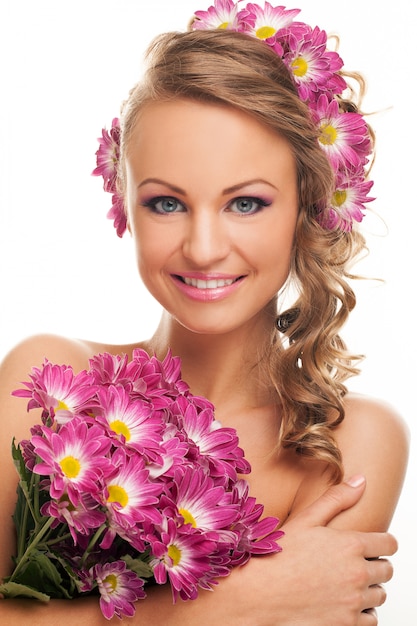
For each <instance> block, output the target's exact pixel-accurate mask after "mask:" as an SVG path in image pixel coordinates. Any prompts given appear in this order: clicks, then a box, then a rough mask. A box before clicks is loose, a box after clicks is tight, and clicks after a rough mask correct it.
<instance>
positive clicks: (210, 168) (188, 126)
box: [127, 99, 295, 177]
mask: <svg viewBox="0 0 417 626" xmlns="http://www.w3.org/2000/svg"><path fill="white" fill-rule="evenodd" d="M127 161H128V166H129V168H134V169H136V170H139V171H140V172H141V173H143V175H145V173H146V175H155V170H157V171H159V172H160V171H161V170H165V169H169V170H170V171H172V172H173V173H175V172H177V173H180V172H181V170H184V169H186V170H187V175H188V176H201V173H202V172H203V173H204V172H205V173H206V175H207V176H209V175H212V174H213V173H215V174H216V175H218V176H219V175H221V174H223V175H226V174H230V175H231V176H238V177H239V176H242V177H245V176H249V177H253V176H254V175H255V173H256V172H257V171H259V170H263V173H264V175H267V174H268V173H270V175H276V174H277V172H282V173H283V174H284V175H288V174H289V173H290V172H292V171H293V170H294V168H295V165H294V158H293V154H292V150H291V146H290V145H289V143H288V142H287V140H286V139H284V138H283V137H282V136H280V135H278V134H277V133H275V132H273V131H272V130H271V129H270V128H268V127H267V126H266V125H264V124H262V123H260V122H259V121H258V120H256V119H255V118H254V117H252V116H250V115H249V114H247V113H245V112H243V111H240V110H238V109H235V108H232V107H230V106H226V105H221V104H212V103H202V102H197V101H193V100H185V99H175V100H171V101H167V102H151V103H148V104H146V105H145V106H144V107H143V109H142V110H141V111H140V113H139V115H138V118H137V120H136V123H135V125H134V127H133V129H132V133H131V136H130V138H129V142H128V150H127Z"/></svg>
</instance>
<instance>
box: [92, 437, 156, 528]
mask: <svg viewBox="0 0 417 626" xmlns="http://www.w3.org/2000/svg"><path fill="white" fill-rule="evenodd" d="M112 462H113V464H114V471H113V474H112V475H111V476H110V477H108V478H107V481H106V487H105V490H104V496H105V504H106V505H107V508H108V510H109V514H110V517H111V518H112V519H113V520H114V521H115V523H116V524H118V525H120V526H121V527H122V528H128V527H129V526H134V525H135V524H136V523H137V522H143V521H144V520H149V521H151V522H153V523H156V524H157V523H159V522H160V521H161V519H162V516H161V513H160V511H159V510H158V506H157V505H158V501H159V495H160V494H161V492H162V489H163V485H162V484H160V483H156V482H153V481H152V480H151V479H150V478H149V471H148V470H147V468H146V467H145V462H144V460H143V457H142V456H140V455H139V454H136V453H134V454H133V455H131V456H127V455H126V454H125V453H124V450H123V449H121V448H118V449H117V450H116V451H115V452H114V454H113V455H112Z"/></svg>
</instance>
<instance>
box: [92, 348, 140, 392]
mask: <svg viewBox="0 0 417 626" xmlns="http://www.w3.org/2000/svg"><path fill="white" fill-rule="evenodd" d="M127 366H128V358H127V354H123V355H118V354H117V355H116V354H109V353H108V352H104V353H102V354H96V355H95V356H94V357H93V358H92V359H90V371H89V373H90V375H91V376H92V378H93V380H94V382H95V383H96V384H97V385H100V386H103V385H104V386H105V385H116V384H118V383H120V384H122V385H129V386H131V384H132V381H131V380H130V377H129V375H128V373H127Z"/></svg>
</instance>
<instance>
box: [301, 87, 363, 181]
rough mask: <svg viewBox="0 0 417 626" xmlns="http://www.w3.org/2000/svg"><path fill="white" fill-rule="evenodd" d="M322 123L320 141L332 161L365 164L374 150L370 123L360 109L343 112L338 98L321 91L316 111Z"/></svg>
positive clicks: (341, 165)
mask: <svg viewBox="0 0 417 626" xmlns="http://www.w3.org/2000/svg"><path fill="white" fill-rule="evenodd" d="M313 115H314V117H315V118H316V121H317V124H318V126H319V130H320V135H319V143H320V145H321V147H322V148H323V150H324V151H325V153H326V155H327V157H328V159H329V161H330V163H331V164H332V166H333V168H334V169H335V170H336V169H338V168H342V169H343V168H346V169H355V170H358V169H360V168H361V167H364V165H365V163H366V160H367V156H368V155H369V153H370V151H371V140H370V137H369V132H368V127H367V124H366V122H365V120H364V118H363V117H362V115H360V114H359V113H341V112H340V111H339V105H338V102H337V100H335V99H334V100H332V101H331V102H329V101H328V99H327V97H326V96H325V95H323V94H322V95H321V96H320V97H319V98H318V101H317V107H316V109H315V111H313Z"/></svg>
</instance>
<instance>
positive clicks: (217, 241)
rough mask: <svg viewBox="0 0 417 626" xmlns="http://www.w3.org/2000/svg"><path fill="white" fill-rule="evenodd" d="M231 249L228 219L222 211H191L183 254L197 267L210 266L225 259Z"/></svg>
mask: <svg viewBox="0 0 417 626" xmlns="http://www.w3.org/2000/svg"><path fill="white" fill-rule="evenodd" d="M229 250H230V239H229V233H228V229H227V224H226V220H225V219H224V215H222V213H217V212H215V211H211V210H210V209H207V210H201V211H200V210H199V211H193V212H190V214H189V217H188V221H187V229H186V232H185V234H184V241H183V255H184V257H185V258H186V259H187V260H188V261H189V262H190V263H192V264H193V265H194V266H196V267H210V266H213V265H214V264H215V263H216V262H218V261H220V260H222V259H224V258H225V257H226V256H227V254H228V253H229Z"/></svg>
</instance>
